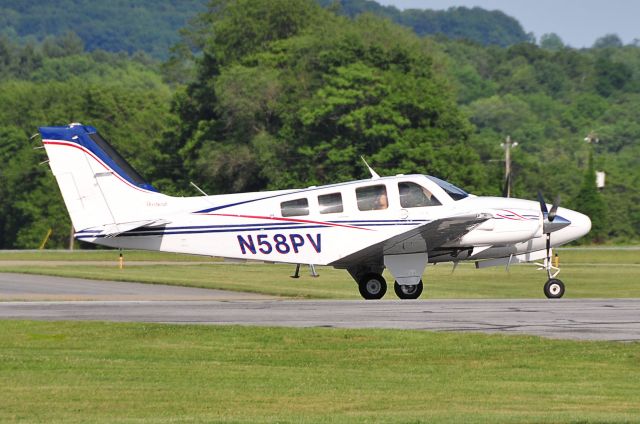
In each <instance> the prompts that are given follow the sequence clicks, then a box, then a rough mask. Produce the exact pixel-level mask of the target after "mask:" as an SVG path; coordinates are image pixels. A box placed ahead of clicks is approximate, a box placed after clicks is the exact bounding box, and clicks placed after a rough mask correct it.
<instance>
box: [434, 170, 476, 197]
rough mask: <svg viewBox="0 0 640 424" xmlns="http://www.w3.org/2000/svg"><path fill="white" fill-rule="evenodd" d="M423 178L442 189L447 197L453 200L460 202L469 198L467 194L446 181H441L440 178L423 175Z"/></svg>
mask: <svg viewBox="0 0 640 424" xmlns="http://www.w3.org/2000/svg"><path fill="white" fill-rule="evenodd" d="M425 177H427V178H429V179H430V180H431V181H433V182H434V183H436V184H438V185H439V186H440V188H441V189H443V190H444V191H445V192H446V193H447V194H448V195H449V196H451V198H452V199H453V200H460V199H464V198H465V197H469V193H467V192H466V191H464V190H463V189H461V188H459V187H456V186H454V185H453V184H451V183H449V182H447V181H443V180H441V179H440V178H436V177H432V176H431V175H425Z"/></svg>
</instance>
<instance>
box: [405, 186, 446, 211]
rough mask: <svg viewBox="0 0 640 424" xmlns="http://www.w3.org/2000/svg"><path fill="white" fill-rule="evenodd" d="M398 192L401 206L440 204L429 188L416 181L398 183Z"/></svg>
mask: <svg viewBox="0 0 640 424" xmlns="http://www.w3.org/2000/svg"><path fill="white" fill-rule="evenodd" d="M398 192H399V193H400V206H402V207H403V208H421V207H424V206H440V205H441V204H442V203H440V202H439V201H438V199H436V198H435V197H434V196H433V194H432V193H431V192H430V191H429V190H427V189H426V188H425V187H422V186H421V185H419V184H416V183H411V182H403V183H398Z"/></svg>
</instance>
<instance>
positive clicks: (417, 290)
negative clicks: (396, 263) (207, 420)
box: [393, 280, 424, 299]
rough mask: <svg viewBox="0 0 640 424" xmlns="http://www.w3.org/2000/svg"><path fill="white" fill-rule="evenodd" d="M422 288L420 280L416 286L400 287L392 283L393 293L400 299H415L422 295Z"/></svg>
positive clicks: (396, 283)
mask: <svg viewBox="0 0 640 424" xmlns="http://www.w3.org/2000/svg"><path fill="white" fill-rule="evenodd" d="M423 288H424V285H423V284H422V280H420V282H419V283H418V284H414V285H411V286H407V285H404V286H403V285H400V284H398V282H397V281H396V282H395V283H393V291H395V292H396V296H398V297H399V298H400V299H417V298H419V297H420V295H421V294H422V290H423Z"/></svg>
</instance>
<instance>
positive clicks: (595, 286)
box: [0, 249, 640, 299]
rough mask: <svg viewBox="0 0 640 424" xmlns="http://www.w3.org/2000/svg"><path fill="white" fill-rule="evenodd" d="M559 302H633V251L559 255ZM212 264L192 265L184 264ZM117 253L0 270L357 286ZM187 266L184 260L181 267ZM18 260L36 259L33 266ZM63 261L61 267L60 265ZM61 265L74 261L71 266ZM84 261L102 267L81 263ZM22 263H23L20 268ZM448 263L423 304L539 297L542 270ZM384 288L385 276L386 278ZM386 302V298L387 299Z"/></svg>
mask: <svg viewBox="0 0 640 424" xmlns="http://www.w3.org/2000/svg"><path fill="white" fill-rule="evenodd" d="M559 253H560V261H561V267H562V272H561V273H560V275H559V277H560V278H561V279H562V280H563V281H564V282H565V284H566V286H567V292H566V294H565V297H567V298H577V297H592V298H594V297H595V298H603V297H604V298H617V297H640V250H637V249H599V250H591V249H577V250H574V249H571V250H564V251H563V250H560V251H559ZM194 258H195V260H197V261H211V263H210V264H202V263H198V264H193V263H190V262H189V261H193V260H194ZM117 259H118V252H117V251H90V252H72V253H69V252H51V253H49V252H46V251H45V252H2V253H0V271H5V272H9V271H11V272H23V273H24V272H27V273H38V274H50V275H59V276H72V277H82V278H92V279H110V280H120V281H139V282H146V283H164V284H176V285H185V286H194V287H206V288H218V289H229V290H241V291H248V292H256V293H265V294H273V295H279V296H288V297H303V298H325V299H359V298H360V295H359V294H358V291H357V287H356V285H355V283H354V282H353V281H352V280H351V277H350V276H349V275H348V273H347V272H346V271H342V270H335V269H332V268H329V267H319V268H318V270H319V273H320V277H319V278H311V277H309V276H308V275H309V274H308V269H307V268H306V267H303V269H302V272H301V275H302V277H301V278H300V279H297V280H296V279H291V278H289V275H291V274H292V273H293V269H294V266H293V265H270V264H261V263H246V264H230V263H224V262H220V261H218V262H213V261H212V260H211V259H210V258H206V257H198V256H187V255H173V254H162V253H160V254H158V253H149V252H135V251H134V252H125V259H126V261H141V262H142V263H144V261H163V262H175V263H174V264H154V263H150V264H149V265H140V264H138V265H136V266H127V265H125V269H123V270H120V269H118V266H117V264H118V262H117ZM184 259H186V260H187V262H185V261H184ZM21 261H41V262H39V263H37V264H35V265H34V264H32V263H30V262H24V263H23V262H21ZM59 261H64V262H59ZM68 261H77V263H75V264H73V265H71V264H68V263H67V262H68ZM85 261H105V262H104V263H102V264H95V263H92V264H83V263H82V262H85ZM25 264H27V265H25ZM451 271H452V266H451V265H450V264H440V265H437V266H429V267H428V268H427V271H426V273H425V276H424V281H425V284H426V285H425V292H424V293H423V295H422V298H541V297H543V296H544V295H543V294H542V286H543V284H544V282H545V281H546V274H545V272H544V271H537V270H536V268H535V267H534V266H530V265H518V266H512V267H511V268H510V270H509V272H506V271H505V268H503V267H495V268H488V269H482V270H476V269H475V268H474V267H473V265H472V264H461V265H460V266H459V267H458V268H457V269H456V271H455V272H454V273H452V272H451ZM385 278H387V281H388V282H392V281H393V280H392V277H391V275H389V274H388V273H386V274H385ZM387 297H388V298H393V297H394V296H393V293H392V289H391V293H388V294H387Z"/></svg>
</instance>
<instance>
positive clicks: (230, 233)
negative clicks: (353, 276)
mask: <svg viewBox="0 0 640 424" xmlns="http://www.w3.org/2000/svg"><path fill="white" fill-rule="evenodd" d="M403 183H404V184H407V183H413V184H416V185H419V186H421V187H424V188H425V189H427V190H429V191H430V192H431V193H432V195H433V196H435V197H436V198H437V200H438V201H439V203H440V205H433V206H416V207H404V206H403V205H402V204H401V199H400V197H401V196H400V190H399V186H400V185H401V184H403ZM380 185H383V186H384V188H385V190H386V194H387V206H386V208H381V209H373V210H360V209H361V208H362V203H361V202H359V199H358V197H357V193H358V190H359V189H364V190H366V189H367V187H370V186H380ZM337 194H339V196H340V198H341V200H342V202H341V208H337V207H335V205H334V207H333V209H331V208H327V207H326V205H323V204H321V203H322V202H323V199H326V198H331V197H333V198H335V197H336V196H337ZM140 202H141V204H140V205H135V204H130V205H128V206H129V207H130V208H132V209H133V210H136V209H138V210H144V211H145V214H146V216H152V217H153V218H154V219H160V220H163V221H165V222H168V223H167V224H166V225H161V226H158V227H153V228H144V229H140V230H139V231H136V230H133V231H130V232H127V233H125V234H123V235H121V236H118V237H113V238H108V237H101V236H100V234H99V233H95V232H79V233H78V234H77V237H78V238H80V239H82V240H85V241H89V242H93V243H98V244H103V245H106V246H111V247H121V248H131V249H149V250H161V251H167V252H181V253H191V254H199V255H209V256H220V257H227V258H238V259H252V260H262V261H270V262H286V263H308V264H319V265H330V264H332V263H334V262H336V261H339V260H340V259H342V258H344V257H346V256H348V255H349V254H351V253H353V252H356V251H359V250H361V249H364V248H365V247H367V246H369V245H373V244H376V243H380V242H382V241H384V240H387V239H389V238H391V237H393V236H394V235H396V234H399V233H402V232H404V231H406V230H407V228H410V227H414V226H419V225H422V224H425V223H426V222H429V221H433V220H436V219H439V218H442V217H448V216H453V215H464V214H470V213H477V214H480V213H485V214H489V215H490V216H491V218H489V219H488V220H486V221H485V222H483V223H482V224H480V225H478V226H477V227H476V228H474V229H473V230H471V231H470V232H468V233H467V234H465V235H464V236H462V237H461V238H459V239H457V240H453V241H451V242H449V243H447V244H446V245H445V246H444V247H445V248H442V249H440V250H441V253H438V252H431V253H430V256H429V262H431V263H434V262H444V261H451V260H464V259H472V260H478V259H489V258H502V257H508V256H510V255H518V254H523V253H527V252H535V251H541V250H544V249H545V243H546V239H545V237H544V234H543V232H542V221H543V216H542V213H541V211H540V205H539V203H538V202H535V201H529V200H522V199H513V198H496V197H476V196H468V197H466V198H462V199H460V200H457V201H456V200H453V199H452V198H451V196H449V194H447V192H445V191H444V190H443V188H441V187H440V186H439V185H438V184H436V183H435V182H434V181H432V180H430V179H428V178H427V177H425V176H423V175H406V176H405V175H400V176H394V177H384V178H379V179H371V180H362V181H356V182H349V183H343V184H335V185H329V186H322V187H310V188H307V189H302V190H283V191H272V192H257V193H242V194H230V195H218V196H205V197H189V198H176V197H169V196H164V195H161V194H155V195H154V197H153V200H149V199H148V198H144V197H142V198H140ZM305 202H306V207H304V206H303V207H298V208H297V209H296V207H295V205H297V204H300V203H302V204H305ZM288 203H293V204H294V208H293V210H291V211H288V212H287V211H286V210H284V209H283V208H284V207H285V206H286V205H287V204H288ZM365 208H366V206H365ZM151 211H152V212H151ZM558 215H561V216H562V217H564V218H566V219H568V220H569V221H571V224H570V225H568V226H567V227H565V228H562V229H560V230H558V231H555V232H554V233H553V238H552V246H558V245H562V244H565V243H568V242H570V241H572V240H575V239H577V238H579V237H581V236H583V235H584V234H586V233H587V232H588V231H589V228H590V221H589V218H588V217H586V216H585V215H583V214H580V213H578V212H575V211H572V210H569V209H564V208H559V210H558ZM426 248H427V249H429V247H428V246H427V247H426ZM474 249H475V250H474Z"/></svg>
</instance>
